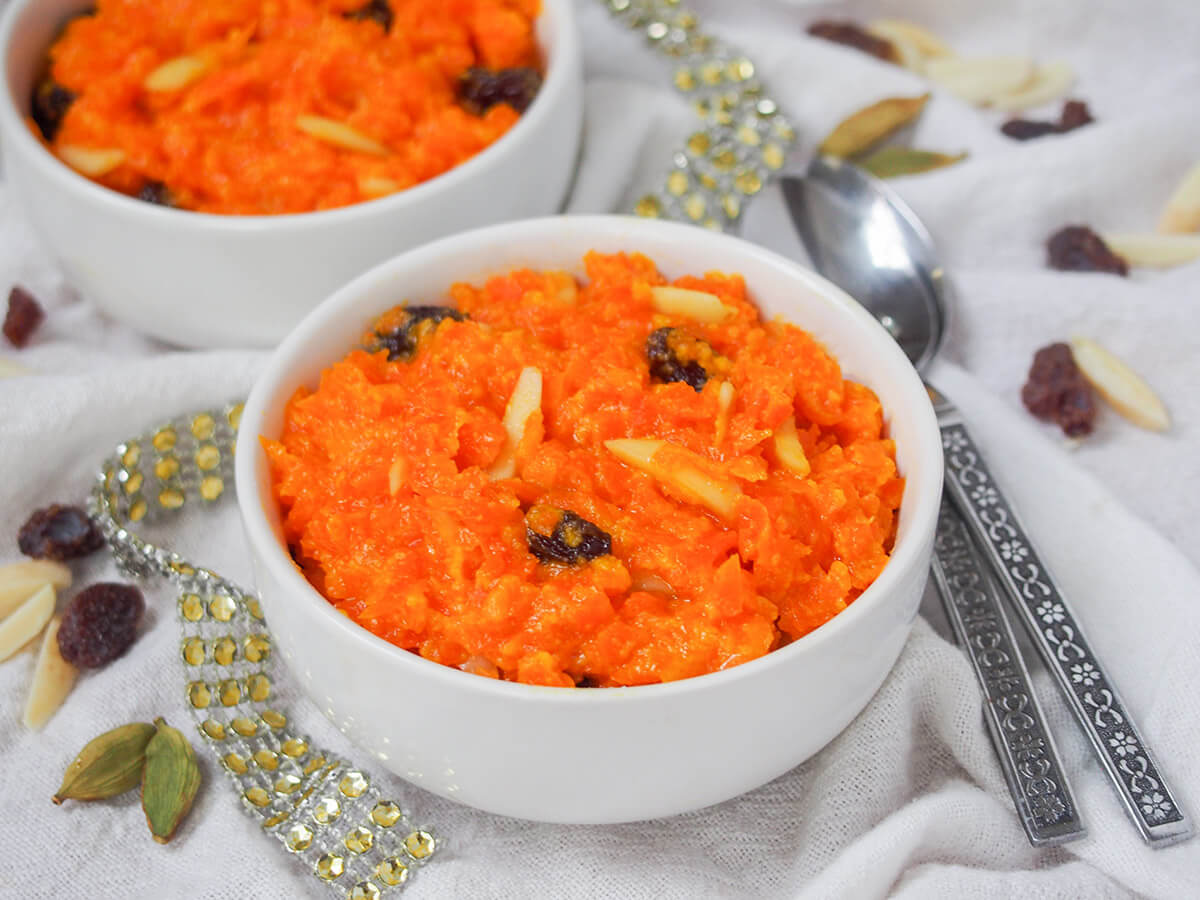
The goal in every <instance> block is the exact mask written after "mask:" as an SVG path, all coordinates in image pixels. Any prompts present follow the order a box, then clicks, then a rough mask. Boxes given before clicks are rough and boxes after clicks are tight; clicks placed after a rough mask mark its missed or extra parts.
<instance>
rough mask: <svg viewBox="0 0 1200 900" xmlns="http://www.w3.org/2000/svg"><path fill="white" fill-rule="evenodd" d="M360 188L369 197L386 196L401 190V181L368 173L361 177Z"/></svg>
mask: <svg viewBox="0 0 1200 900" xmlns="http://www.w3.org/2000/svg"><path fill="white" fill-rule="evenodd" d="M358 189H359V190H360V191H362V192H363V193H364V194H366V195H367V196H368V197H386V196H387V195H388V194H394V193H396V192H397V191H398V190H400V183H399V182H398V181H393V180H392V179H390V178H383V177H382V176H379V175H367V176H366V177H364V178H361V179H359V182H358Z"/></svg>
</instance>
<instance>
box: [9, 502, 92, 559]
mask: <svg viewBox="0 0 1200 900" xmlns="http://www.w3.org/2000/svg"><path fill="white" fill-rule="evenodd" d="M17 546H18V547H19V548H20V549H21V552H22V553H24V554H25V555H26V556H30V557H33V558H34V559H56V560H59V561H62V560H66V559H77V558H79V557H80V556H87V555H88V554H89V553H95V552H96V551H97V550H99V549H100V548H101V547H103V546H104V535H102V534H101V533H100V529H98V528H97V527H96V524H95V523H94V522H93V521H92V520H91V519H89V518H88V515H87V513H85V512H84V511H83V510H82V509H80V508H79V507H78V506H60V505H59V504H57V503H56V504H54V505H53V506H47V507H46V508H45V509H39V510H35V511H34V513H33V515H31V516H30V517H29V518H28V519H26V520H25V524H24V525H22V526H21V530H20V532H18V534H17Z"/></svg>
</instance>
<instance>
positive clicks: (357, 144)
mask: <svg viewBox="0 0 1200 900" xmlns="http://www.w3.org/2000/svg"><path fill="white" fill-rule="evenodd" d="M296 127H297V128H299V129H300V130H301V131H303V132H304V133H305V134H307V135H308V136H309V137H314V138H316V139H317V140H318V141H324V142H325V143H326V144H331V145H332V146H334V147H340V148H341V149H342V150H354V151H357V152H358V153H371V154H374V155H375V156H387V155H388V154H390V153H391V152H392V151H390V150H389V149H388V148H387V147H385V146H384V145H383V144H381V143H379V141H376V140H374V139H373V138H369V137H367V136H366V135H365V134H363V133H362V132H360V131H355V130H354V129H353V128H351V127H350V126H349V125H347V124H346V123H345V122H337V121H335V120H333V119H326V118H325V117H324V116H297V117H296Z"/></svg>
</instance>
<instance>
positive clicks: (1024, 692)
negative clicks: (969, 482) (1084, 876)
mask: <svg viewBox="0 0 1200 900" xmlns="http://www.w3.org/2000/svg"><path fill="white" fill-rule="evenodd" d="M933 578H934V581H935V582H936V583H937V587H938V593H939V594H940V595H941V598H942V603H943V604H944V605H945V607H946V615H947V616H948V617H949V619H950V623H951V625H953V626H954V633H955V635H956V636H957V637H958V642H959V644H960V645H962V647H963V649H965V650H966V651H967V655H968V656H969V657H970V659H971V666H972V668H974V670H975V675H976V677H977V678H978V679H979V686H980V689H981V691H982V693H983V711H984V720H985V721H986V722H987V726H988V731H989V732H990V733H991V736H992V743H993V744H994V745H995V747H996V755H997V756H999V758H1000V767H1001V768H1002V769H1003V770H1004V777H1005V780H1006V781H1007V782H1008V789H1009V792H1010V793H1011V794H1012V797H1013V802H1014V803H1015V804H1016V807H1017V814H1018V815H1019V816H1020V818H1021V825H1022V827H1024V829H1025V833H1026V834H1027V835H1028V836H1029V843H1031V844H1033V845H1034V846H1035V847H1044V846H1048V845H1052V844H1062V843H1065V842H1067V841H1073V840H1075V839H1076V838H1081V837H1083V836H1084V834H1085V833H1086V832H1085V829H1084V827H1083V823H1082V822H1080V820H1079V808H1078V807H1077V806H1076V805H1075V797H1074V795H1073V794H1072V793H1071V786H1070V784H1069V783H1068V782H1067V776H1066V772H1064V770H1063V766H1062V762H1061V761H1060V760H1059V758H1058V751H1057V749H1056V748H1055V746H1054V739H1053V738H1052V737H1051V735H1050V729H1049V728H1047V727H1046V718H1045V716H1044V715H1043V714H1042V708H1041V706H1040V705H1039V704H1038V702H1037V696H1036V695H1035V694H1034V692H1033V685H1032V684H1031V683H1030V677H1029V670H1028V669H1027V668H1026V666H1025V660H1024V659H1023V658H1022V657H1021V651H1020V650H1019V649H1018V648H1017V641H1016V638H1015V637H1014V635H1013V631H1012V626H1011V625H1010V624H1009V621H1008V616H1007V615H1006V614H1005V612H1004V604H1003V600H1002V598H1001V596H1000V593H999V592H998V591H997V590H996V586H995V583H994V581H993V580H992V578H991V577H990V575H989V573H988V562H987V560H986V559H985V558H984V557H983V555H982V554H981V553H980V551H979V548H978V547H977V546H976V545H975V542H974V540H972V538H971V535H970V533H969V532H968V531H967V526H966V524H965V523H964V522H963V519H962V515H961V514H960V513H959V512H958V510H956V509H955V508H954V507H953V506H951V505H950V504H949V503H948V502H947V501H945V500H943V501H942V512H941V515H940V516H939V517H938V528H937V540H936V542H935V544H934V558H933Z"/></svg>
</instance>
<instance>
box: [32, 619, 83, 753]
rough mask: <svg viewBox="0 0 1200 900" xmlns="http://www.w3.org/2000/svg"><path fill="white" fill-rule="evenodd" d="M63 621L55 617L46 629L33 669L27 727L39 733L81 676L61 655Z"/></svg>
mask: <svg viewBox="0 0 1200 900" xmlns="http://www.w3.org/2000/svg"><path fill="white" fill-rule="evenodd" d="M61 621H62V620H61V619H60V618H59V617H58V616H55V617H54V618H52V619H51V620H50V624H49V625H47V626H46V630H45V632H44V633H43V634H42V649H41V650H39V651H38V658H37V664H36V665H35V666H34V668H33V683H32V684H30V686H29V699H28V700H26V701H25V727H26V728H29V729H31V730H33V731H39V730H40V729H41V727H42V726H43V725H45V724H46V722H48V721H49V720H50V717H51V716H52V715H54V713H55V712H56V711H57V710H58V708H59V707H60V706H62V702H63V700H65V699H66V698H67V694H69V693H71V688H72V687H73V686H74V685H75V676H76V675H78V674H79V670H78V669H76V668H75V667H74V666H73V665H71V664H70V663H69V662H67V661H66V660H65V659H63V658H62V654H61V653H59V652H58V626H59V624H60V623H61Z"/></svg>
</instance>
